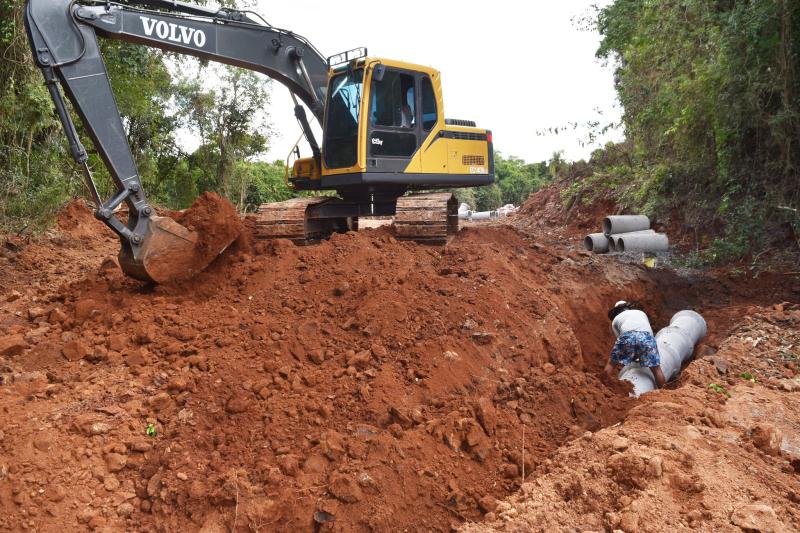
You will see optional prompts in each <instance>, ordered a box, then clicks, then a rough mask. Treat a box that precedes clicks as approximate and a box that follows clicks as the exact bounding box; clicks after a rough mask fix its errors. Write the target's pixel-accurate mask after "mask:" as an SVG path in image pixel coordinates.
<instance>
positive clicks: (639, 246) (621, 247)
mask: <svg viewBox="0 0 800 533" xmlns="http://www.w3.org/2000/svg"><path fill="white" fill-rule="evenodd" d="M614 250H615V251H617V252H666V251H667V250H669V238H668V237H667V236H666V234H664V233H653V234H647V233H634V234H631V235H620V236H619V238H617V240H616V243H615V246H614Z"/></svg>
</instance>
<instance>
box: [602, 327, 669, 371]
mask: <svg viewBox="0 0 800 533" xmlns="http://www.w3.org/2000/svg"><path fill="white" fill-rule="evenodd" d="M611 361H612V362H613V363H616V364H619V365H622V366H628V365H629V364H631V363H636V364H639V365H641V366H646V367H654V366H660V365H661V357H659V355H658V344H656V338H655V337H653V335H652V334H651V333H648V332H646V331H629V332H627V333H623V334H622V335H620V336H619V338H618V339H617V342H616V343H615V344H614V348H613V349H612V350H611Z"/></svg>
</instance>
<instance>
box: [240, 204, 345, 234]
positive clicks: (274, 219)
mask: <svg viewBox="0 0 800 533" xmlns="http://www.w3.org/2000/svg"><path fill="white" fill-rule="evenodd" d="M337 201H338V199H337V198H330V197H315V198H293V199H291V200H286V201H285V202H275V203H269V204H263V205H261V206H260V207H259V208H258V212H257V213H256V214H255V215H253V218H254V219H255V225H256V232H255V235H256V238H258V239H289V240H290V241H292V242H294V243H295V244H298V245H306V244H313V243H316V242H319V241H320V240H322V239H325V238H327V237H329V236H330V235H331V234H332V233H335V232H337V231H347V230H354V229H356V227H355V222H354V221H353V220H352V219H350V222H348V219H342V218H314V217H313V213H312V212H313V210H314V208H317V207H321V206H322V205H324V204H327V203H331V202H337Z"/></svg>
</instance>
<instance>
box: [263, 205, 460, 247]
mask: <svg viewBox="0 0 800 533" xmlns="http://www.w3.org/2000/svg"><path fill="white" fill-rule="evenodd" d="M351 205H352V204H347V203H344V202H342V200H340V199H338V198H330V197H321V198H320V197H316V198H294V199H292V200H286V201H285V202H276V203H269V204H263V205H262V206H261V207H259V208H258V212H257V213H256V214H255V215H251V216H252V217H253V218H254V220H255V228H256V232H255V235H256V238H258V239H289V240H290V241H292V242H294V243H295V244H298V245H306V244H314V243H316V242H319V241H320V240H322V239H326V238H328V237H329V236H330V235H331V234H333V233H336V232H346V231H355V230H357V229H358V218H357V217H355V216H352V217H346V216H344V213H349V214H352V212H353V209H352V208H351V207H350V206H351ZM341 208H345V209H344V210H342V209H341ZM355 212H357V208H356V211H355ZM326 214H327V215H326ZM394 230H395V235H396V236H397V238H398V239H400V240H405V241H416V242H418V243H421V244H433V245H444V244H447V243H448V242H449V240H450V239H451V238H452V237H453V236H454V235H455V234H456V232H457V231H458V202H457V201H456V198H455V196H453V194H451V193H432V194H417V195H412V196H404V197H402V198H398V199H397V207H396V214H395V219H394Z"/></svg>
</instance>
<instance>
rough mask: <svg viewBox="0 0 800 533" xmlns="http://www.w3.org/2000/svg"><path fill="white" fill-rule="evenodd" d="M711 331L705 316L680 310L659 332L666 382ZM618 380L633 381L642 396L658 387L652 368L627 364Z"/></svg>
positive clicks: (659, 344)
mask: <svg viewBox="0 0 800 533" xmlns="http://www.w3.org/2000/svg"><path fill="white" fill-rule="evenodd" d="M706 333H708V326H707V325H706V321H705V319H704V318H703V317H702V316H700V314H699V313H696V312H694V311H679V312H678V313H676V314H675V316H673V317H672V320H670V321H669V326H667V327H665V328H664V329H662V330H661V331H659V332H658V333H657V334H656V343H657V344H658V354H659V356H660V357H661V371H662V372H664V377H665V378H666V379H667V381H670V380H671V379H672V378H674V377H675V376H677V375H678V373H679V372H680V371H681V366H683V363H685V362H686V361H688V360H689V359H690V358H691V357H692V354H693V353H694V347H695V345H696V344H697V343H698V342H700V339H702V338H703V337H705V336H706ZM619 379H620V380H623V381H630V382H631V383H633V393H632V395H633V396H635V397H637V398H638V397H639V396H640V395H642V394H644V393H645V392H650V391H652V390H655V388H656V380H655V378H654V377H653V373H652V372H651V371H650V369H649V368H643V367H640V366H638V365H628V366H626V367H625V368H623V369H622V371H620V373H619Z"/></svg>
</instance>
